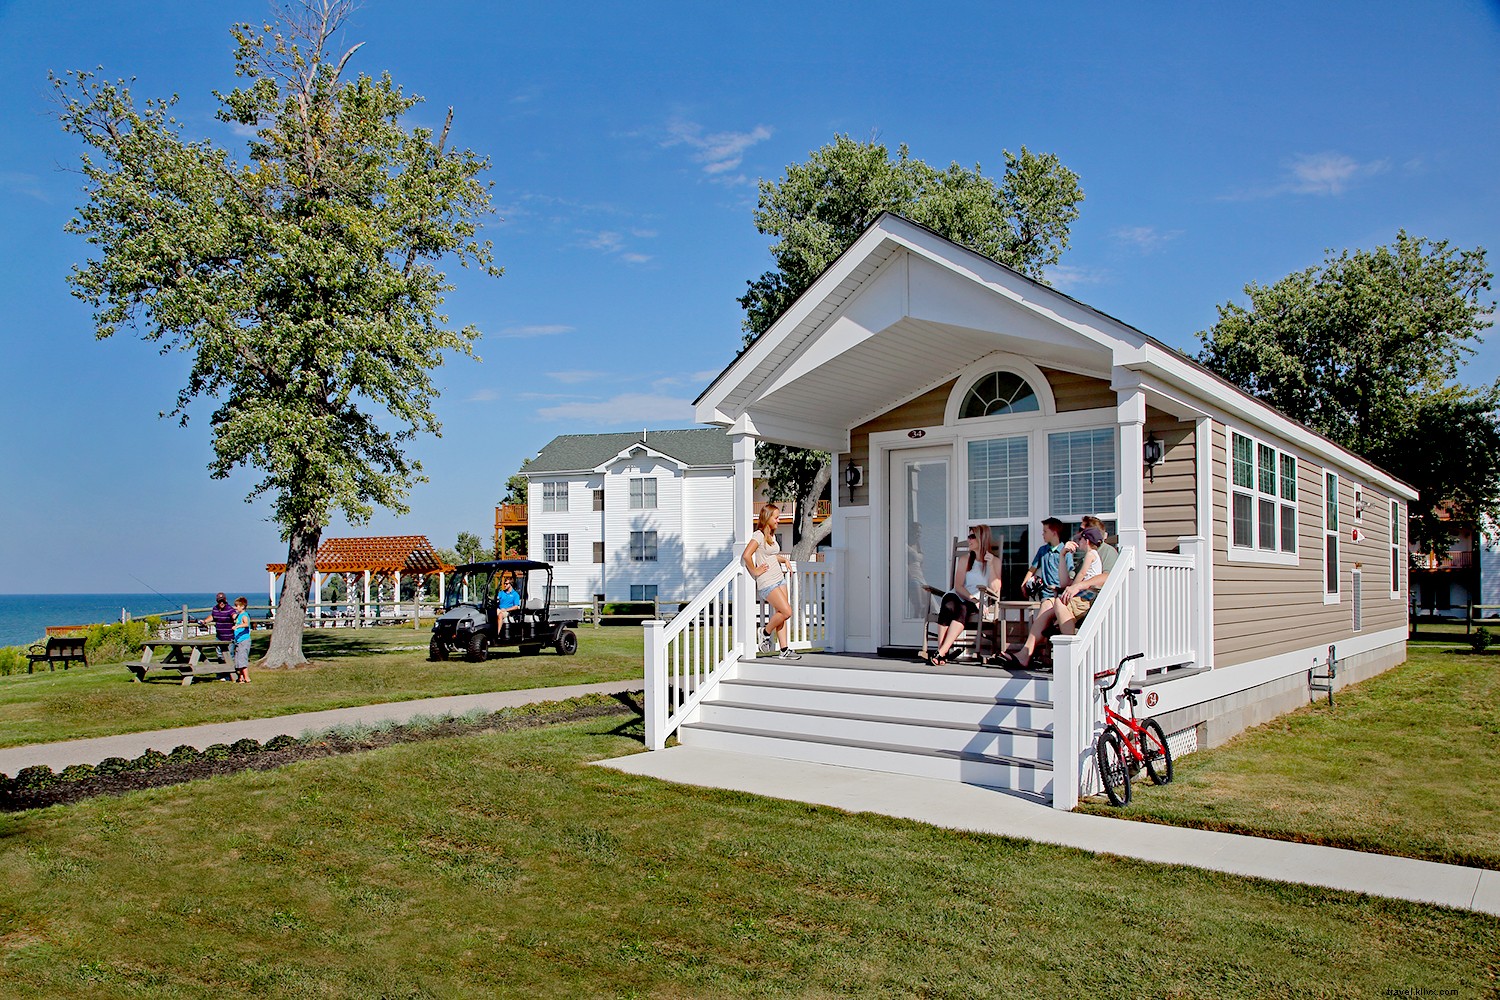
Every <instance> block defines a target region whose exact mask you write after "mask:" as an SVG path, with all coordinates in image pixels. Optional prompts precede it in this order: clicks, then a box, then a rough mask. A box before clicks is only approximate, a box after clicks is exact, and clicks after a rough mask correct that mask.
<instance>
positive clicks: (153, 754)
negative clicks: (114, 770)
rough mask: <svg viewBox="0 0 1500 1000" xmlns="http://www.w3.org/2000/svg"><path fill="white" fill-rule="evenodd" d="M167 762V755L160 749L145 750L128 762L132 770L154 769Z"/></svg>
mask: <svg viewBox="0 0 1500 1000" xmlns="http://www.w3.org/2000/svg"><path fill="white" fill-rule="evenodd" d="M166 762H167V755H166V754H164V753H162V752H161V751H160V750H147V751H146V752H145V753H143V754H141V755H140V756H139V757H137V758H136V759H135V760H133V761H131V762H130V766H131V769H132V770H136V771H154V770H156V769H157V768H158V767H161V766H162V765H163V764H165V763H166Z"/></svg>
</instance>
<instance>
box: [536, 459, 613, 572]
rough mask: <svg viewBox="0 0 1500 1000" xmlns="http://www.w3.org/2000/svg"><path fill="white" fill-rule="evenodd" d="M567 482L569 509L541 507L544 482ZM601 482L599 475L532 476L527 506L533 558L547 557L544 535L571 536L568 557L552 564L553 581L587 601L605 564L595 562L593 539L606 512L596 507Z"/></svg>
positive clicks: (599, 532) (600, 534)
mask: <svg viewBox="0 0 1500 1000" xmlns="http://www.w3.org/2000/svg"><path fill="white" fill-rule="evenodd" d="M544 482H545V483H552V482H566V483H567V484H568V509H567V510H566V511H544V510H542V503H541V500H542V483H544ZM601 485H602V477H600V476H597V475H588V474H582V475H573V476H562V475H545V476H539V477H537V478H535V479H531V480H530V485H529V487H528V492H529V495H530V496H531V497H532V498H533V500H532V502H531V503H530V505H529V509H528V510H527V520H528V523H527V527H526V538H527V549H526V551H527V552H529V553H531V557H532V558H533V559H546V558H547V549H546V546H545V544H544V539H543V536H545V535H550V534H565V535H567V536H568V561H567V562H565V563H557V564H555V565H554V566H553V568H552V582H553V584H554V585H556V586H563V587H567V588H568V600H569V601H586V600H589V599H591V598H592V597H593V595H594V594H595V593H596V592H598V589H599V586H600V583H601V580H600V574H599V571H600V570H601V569H603V567H602V566H600V565H598V564H597V563H595V562H594V542H597V541H599V539H600V538H601V537H602V534H603V520H602V518H603V515H602V514H600V513H599V512H598V511H596V510H594V492H593V491H594V490H595V489H597V488H598V487H599V486H601Z"/></svg>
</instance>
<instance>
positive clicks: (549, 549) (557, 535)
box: [542, 531, 573, 563]
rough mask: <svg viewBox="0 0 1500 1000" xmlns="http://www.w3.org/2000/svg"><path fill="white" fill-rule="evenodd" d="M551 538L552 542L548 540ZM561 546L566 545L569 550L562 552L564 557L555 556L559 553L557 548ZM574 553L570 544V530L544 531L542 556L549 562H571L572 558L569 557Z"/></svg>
mask: <svg viewBox="0 0 1500 1000" xmlns="http://www.w3.org/2000/svg"><path fill="white" fill-rule="evenodd" d="M549 538H550V539H551V541H550V542H549V541H548V539H549ZM559 546H564V547H566V549H567V551H565V552H563V554H562V555H563V558H561V559H557V558H555V556H556V555H557V551H556V550H557V549H558V547H559ZM572 554H573V553H572V546H571V545H570V544H569V539H568V532H566V531H546V532H543V533H542V556H543V558H545V559H546V560H547V561H548V562H550V563H566V562H571V561H572V560H571V559H570V558H569V557H570V556H571V555H572Z"/></svg>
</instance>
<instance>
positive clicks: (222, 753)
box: [203, 743, 229, 760]
mask: <svg viewBox="0 0 1500 1000" xmlns="http://www.w3.org/2000/svg"><path fill="white" fill-rule="evenodd" d="M203 759H204V760H228V759H229V744H228V743H215V744H214V745H213V746H211V747H204V748H203Z"/></svg>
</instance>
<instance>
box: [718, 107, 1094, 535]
mask: <svg viewBox="0 0 1500 1000" xmlns="http://www.w3.org/2000/svg"><path fill="white" fill-rule="evenodd" d="M1004 157H1005V171H1004V173H1003V174H1002V175H1001V176H1000V177H999V178H998V179H996V178H993V177H987V176H985V175H984V173H983V172H982V171H981V169H980V167H979V165H978V164H975V166H974V168H973V169H972V170H970V169H966V168H964V167H961V166H959V165H958V164H957V163H953V164H950V165H949V166H948V167H947V168H946V169H944V170H939V169H937V168H935V167H931V166H929V165H928V164H926V163H924V162H923V161H921V160H918V159H914V158H912V156H911V153H910V151H909V150H908V149H907V147H906V146H904V145H902V146H900V147H898V148H897V150H896V155H895V157H894V158H893V157H892V156H891V153H890V150H889V149H887V148H886V146H885V145H884V144H883V143H881V142H878V141H876V140H874V139H872V140H870V141H869V142H855V141H854V140H853V139H851V138H849V137H848V136H844V135H841V136H838V137H837V138H835V139H834V141H833V142H832V143H830V144H829V145H826V146H824V147H822V148H821V149H818V150H815V151H814V152H813V153H812V155H811V156H810V157H809V158H808V159H807V161H806V162H804V163H794V164H792V165H791V166H789V167H787V168H786V173H785V175H784V176H783V177H782V178H781V179H780V180H777V181H766V180H763V181H761V182H760V200H759V203H758V205H757V207H756V210H755V228H756V229H757V230H758V231H759V232H761V233H763V234H765V235H767V236H774V237H776V242H775V243H773V244H772V245H771V256H772V258H773V259H774V261H775V265H776V266H775V268H774V269H773V270H770V271H767V272H766V273H765V274H763V275H761V276H760V277H759V278H757V279H755V280H754V281H751V282H748V284H749V288H748V289H747V290H746V292H745V295H744V296H743V297H742V298H741V299H740V305H741V306H743V307H744V309H745V322H744V329H745V343H747V344H748V343H749V342H750V341H751V340H753V339H755V338H756V337H758V336H760V335H761V334H762V333H764V332H765V331H766V330H768V329H770V327H771V324H772V323H774V322H775V321H776V319H777V317H779V316H780V315H781V314H782V313H783V312H785V311H786V309H787V307H788V306H790V305H791V304H792V302H793V300H795V299H796V297H797V296H798V295H800V294H801V293H802V292H804V291H805V290H806V289H807V287H808V286H809V285H811V284H812V283H813V281H814V280H815V279H816V278H817V277H818V275H820V274H822V273H823V270H824V269H825V268H827V267H828V265H829V264H831V263H833V260H834V258H836V257H837V256H838V255H839V254H841V253H843V252H844V251H845V250H846V249H848V248H849V246H850V245H851V244H852V243H853V242H854V241H855V240H856V239H858V238H859V234H860V233H862V232H864V231H865V229H866V228H867V227H868V226H869V225H870V223H872V222H874V221H875V219H876V218H878V217H879V215H880V213H881V212H885V211H891V212H897V213H899V214H901V215H904V216H906V217H907V218H908V219H911V220H912V221H914V222H919V223H921V224H923V225H925V226H928V227H930V228H932V229H935V230H936V231H938V232H939V233H942V234H943V235H944V236H946V237H948V238H949V239H951V240H954V241H955V242H958V243H962V244H963V245H965V246H967V247H970V248H972V249H974V250H977V251H979V252H980V253H982V254H984V255H985V256H987V257H990V258H991V259H993V260H997V261H999V262H1000V263H1002V264H1006V265H1009V266H1010V267H1013V268H1015V269H1016V270H1018V271H1021V272H1022V273H1023V274H1026V275H1029V276H1031V277H1033V278H1036V279H1038V280H1045V277H1044V275H1045V271H1046V268H1048V267H1050V266H1051V265H1053V264H1056V263H1057V262H1058V260H1059V259H1060V257H1061V255H1062V252H1063V250H1065V249H1067V246H1068V228H1069V226H1070V225H1071V224H1072V223H1073V221H1074V220H1075V219H1077V218H1078V204H1079V202H1081V201H1083V189H1082V188H1081V187H1080V186H1079V184H1078V175H1077V174H1075V173H1073V171H1071V170H1069V169H1068V168H1067V167H1065V166H1063V165H1062V163H1061V162H1059V160H1058V158H1057V157H1056V156H1053V155H1051V154H1043V155H1038V154H1035V153H1032V152H1031V151H1030V150H1028V149H1027V148H1026V147H1025V146H1022V147H1021V152H1020V153H1019V154H1012V153H1011V152H1010V151H1009V150H1006V151H1005V152H1004ZM756 464H757V465H758V466H759V467H760V468H761V470H762V471H764V472H765V473H766V476H767V478H768V481H769V488H770V492H771V495H772V496H773V497H775V498H776V499H781V500H787V499H791V500H795V501H796V503H797V520H796V522H795V523H794V524H793V536H794V539H795V545H794V548H793V556H794V558H797V559H805V558H807V557H808V556H810V555H811V554H812V553H813V551H814V549H815V548H816V547H817V545H818V543H820V542H822V541H823V540H824V539H825V538H827V537H828V534H829V532H830V531H831V530H832V525H831V524H830V523H829V522H828V521H824V522H823V523H822V524H815V523H814V521H813V517H814V514H815V507H816V502H817V501H818V499H820V498H821V497H822V495H823V493H824V491H826V490H827V488H828V484H829V479H830V478H831V462H830V456H829V455H828V454H827V453H825V452H816V451H807V450H805V449H801V448H789V447H786V446H783V445H775V444H762V445H761V446H760V447H759V448H758V449H757V450H756Z"/></svg>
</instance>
